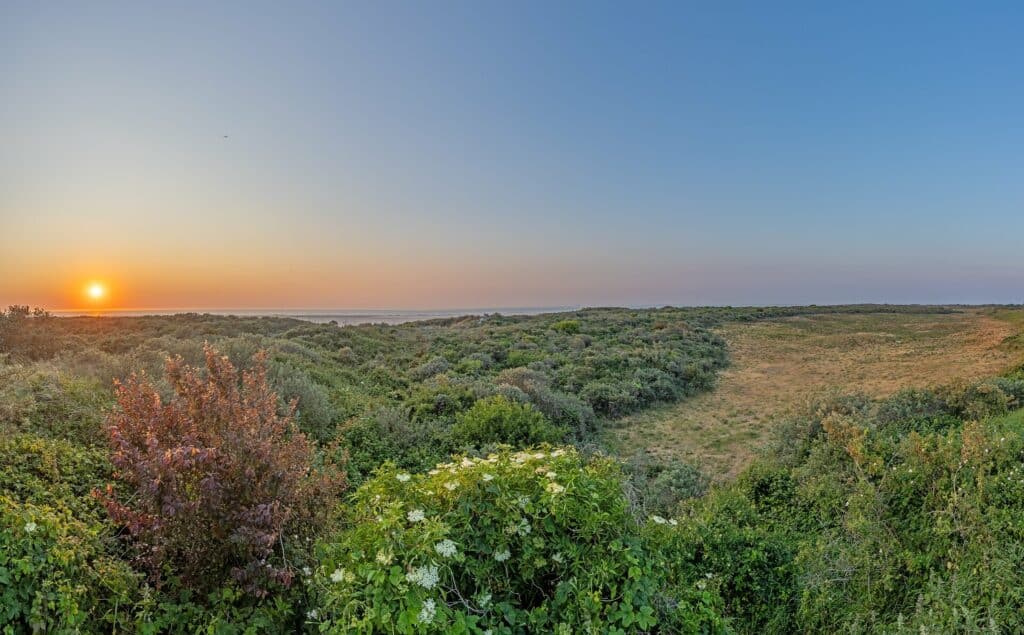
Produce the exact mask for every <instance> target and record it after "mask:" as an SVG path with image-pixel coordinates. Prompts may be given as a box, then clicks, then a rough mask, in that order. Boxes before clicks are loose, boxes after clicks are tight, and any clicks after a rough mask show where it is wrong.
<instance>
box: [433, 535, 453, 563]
mask: <svg viewBox="0 0 1024 635" xmlns="http://www.w3.org/2000/svg"><path fill="white" fill-rule="evenodd" d="M434 551H436V552H437V553H439V554H441V556H442V557H444V558H451V557H452V556H454V555H455V554H456V553H457V552H458V551H459V549H458V547H456V546H455V543H454V542H452V541H451V540H448V539H447V538H445V539H444V540H442V541H441V542H439V543H437V544H436V545H434Z"/></svg>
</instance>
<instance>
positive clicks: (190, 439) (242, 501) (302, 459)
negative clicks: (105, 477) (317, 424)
mask: <svg viewBox="0 0 1024 635" xmlns="http://www.w3.org/2000/svg"><path fill="white" fill-rule="evenodd" d="M253 361H254V364H253V365H254V368H253V369H252V370H251V371H247V372H245V373H243V376H242V381H241V386H239V380H238V374H237V372H236V371H235V367H234V366H233V365H232V364H231V362H230V361H229V360H228V358H227V357H221V356H219V355H218V354H217V352H216V351H215V350H214V349H213V348H212V347H210V346H207V347H206V370H207V377H206V378H202V377H201V376H200V374H199V371H198V370H197V369H195V368H191V367H188V366H185V365H184V364H183V363H182V360H181V358H180V357H179V358H177V359H174V360H168V362H167V376H168V379H169V381H170V383H171V384H172V385H173V387H174V391H175V398H174V399H172V400H171V401H170V402H169V403H166V404H164V403H162V402H161V400H160V397H159V396H158V395H157V393H156V391H155V389H154V388H153V386H152V385H151V384H150V383H148V382H147V381H146V379H145V377H138V376H132V377H131V378H130V379H129V380H128V381H127V382H126V383H124V384H119V385H118V388H117V401H118V404H119V406H120V409H119V410H118V411H117V412H115V413H114V414H113V415H112V416H111V418H110V422H109V434H110V446H111V450H112V454H111V461H112V462H113V464H114V466H115V468H116V469H117V474H116V476H117V478H118V480H119V481H120V482H121V483H122V484H123V485H124V487H125V488H126V489H127V490H128V491H129V492H130V493H131V495H130V496H128V497H118V496H116V495H115V494H114V492H113V490H112V489H111V488H109V487H108V489H107V492H106V494H105V495H104V500H105V503H106V505H107V509H108V511H109V512H110V515H111V517H112V518H113V519H114V520H115V521H116V522H118V523H122V524H124V525H125V526H126V528H127V529H128V532H129V534H130V535H131V536H132V538H133V540H134V542H135V545H136V547H137V548H138V549H137V554H138V560H139V562H140V563H141V564H142V565H143V566H144V567H145V568H146V569H147V570H149V572H150V573H151V575H152V576H153V577H154V579H157V580H160V579H161V577H162V576H164V575H166V574H171V575H173V576H177V577H180V578H181V580H182V581H183V582H184V583H185V584H187V585H188V586H190V587H192V588H195V589H202V590H209V589H211V588H214V587H216V586H218V585H220V584H221V583H223V582H224V581H225V580H226V579H228V578H229V577H230V578H231V579H233V580H234V581H236V582H238V583H239V584H240V585H242V586H243V588H245V589H246V590H247V591H250V592H253V593H255V594H257V595H262V594H264V593H265V592H266V589H267V588H268V587H269V586H270V585H271V584H274V583H277V584H282V585H285V586H287V585H288V584H289V583H290V582H291V580H292V577H293V575H294V572H293V571H292V569H291V568H290V567H289V566H288V563H287V561H286V559H285V557H286V556H285V553H283V545H284V538H285V535H286V530H287V534H288V535H292V534H295V535H298V534H300V533H301V534H302V535H310V532H312V531H314V530H315V528H316V521H317V520H318V519H320V518H321V517H322V511H323V509H324V508H325V507H326V506H327V505H328V502H329V501H330V500H332V497H333V496H334V495H335V494H336V493H337V492H338V491H339V489H340V487H341V486H342V484H343V481H342V479H341V478H340V476H339V475H338V474H336V473H335V472H334V470H333V469H331V466H327V467H326V468H325V469H323V470H317V471H312V472H311V470H310V467H311V463H312V461H313V458H314V454H313V452H314V450H313V446H312V445H311V444H310V442H309V441H307V439H306V437H305V436H304V435H303V434H302V433H301V432H299V431H298V430H296V429H295V426H294V423H293V421H292V418H291V415H290V414H289V415H286V416H281V415H279V414H278V410H277V395H276V393H275V392H274V391H273V390H272V389H271V387H270V385H269V383H268V382H267V374H266V363H265V356H264V355H263V354H259V355H257V356H256V357H255V358H254V360H253ZM279 546H280V547H281V548H282V550H277V548H278V547H279Z"/></svg>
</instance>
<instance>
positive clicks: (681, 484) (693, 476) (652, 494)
mask: <svg viewBox="0 0 1024 635" xmlns="http://www.w3.org/2000/svg"><path fill="white" fill-rule="evenodd" d="M628 468H629V471H630V472H631V474H632V475H633V477H634V478H633V483H632V484H633V488H634V489H635V490H636V493H637V495H638V500H637V505H638V507H639V508H640V510H641V511H642V515H644V516H646V515H648V514H660V515H663V516H671V515H674V514H675V513H676V512H677V511H679V504H680V503H681V502H683V501H686V500H689V499H691V498H698V497H700V496H703V495H704V494H706V493H707V491H708V486H709V485H710V481H709V480H708V477H707V476H706V475H704V474H703V473H702V472H701V471H700V470H698V469H697V468H696V467H694V466H692V465H690V464H689V463H684V462H682V461H678V460H673V461H669V462H667V463H651V462H649V460H647V458H646V457H643V456H641V457H636V458H634V459H633V460H631V461H630V462H629V463H628Z"/></svg>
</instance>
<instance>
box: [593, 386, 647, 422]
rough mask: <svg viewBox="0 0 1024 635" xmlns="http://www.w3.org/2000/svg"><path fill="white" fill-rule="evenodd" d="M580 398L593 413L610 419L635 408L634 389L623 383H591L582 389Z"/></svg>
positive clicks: (635, 392)
mask: <svg viewBox="0 0 1024 635" xmlns="http://www.w3.org/2000/svg"><path fill="white" fill-rule="evenodd" d="M580 397H582V398H583V400H584V401H586V402H587V403H589V404H590V407H591V408H593V409H594V412H596V413H598V414H601V415H604V416H606V417H611V418H615V417H621V416H622V415H624V414H628V413H630V412H632V411H633V410H635V409H636V407H637V391H636V388H635V387H634V386H632V385H630V384H628V383H625V382H619V383H613V382H607V381H596V382H592V383H589V384H587V385H586V386H584V387H583V390H582V391H580Z"/></svg>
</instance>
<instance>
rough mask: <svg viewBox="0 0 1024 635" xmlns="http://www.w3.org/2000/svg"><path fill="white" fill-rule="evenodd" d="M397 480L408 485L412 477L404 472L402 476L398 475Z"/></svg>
mask: <svg viewBox="0 0 1024 635" xmlns="http://www.w3.org/2000/svg"><path fill="white" fill-rule="evenodd" d="M395 478H396V479H398V482H399V483H408V482H409V479H411V478H412V475H411V474H409V473H407V472H402V473H401V474H397V475H396V476H395Z"/></svg>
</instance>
